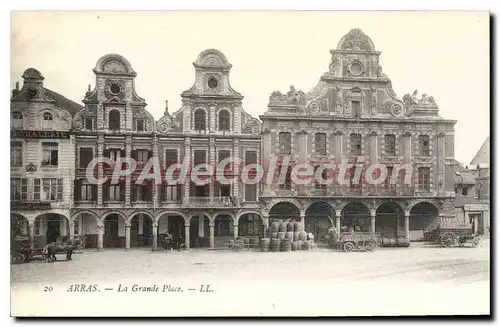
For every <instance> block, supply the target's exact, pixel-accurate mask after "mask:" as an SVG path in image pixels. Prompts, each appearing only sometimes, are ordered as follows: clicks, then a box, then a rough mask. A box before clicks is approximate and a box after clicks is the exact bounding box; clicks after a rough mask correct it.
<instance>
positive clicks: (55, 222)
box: [33, 213, 69, 248]
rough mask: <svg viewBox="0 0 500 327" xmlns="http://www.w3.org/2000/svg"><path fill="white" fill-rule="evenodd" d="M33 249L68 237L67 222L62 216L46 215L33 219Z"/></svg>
mask: <svg viewBox="0 0 500 327" xmlns="http://www.w3.org/2000/svg"><path fill="white" fill-rule="evenodd" d="M33 234H34V243H35V248H42V247H44V246H45V245H46V244H48V243H52V242H58V241H62V240H64V239H65V238H66V237H69V220H68V218H66V217H65V216H63V215H60V214H56V213H46V214H42V215H40V216H38V217H36V218H35V224H34V227H33Z"/></svg>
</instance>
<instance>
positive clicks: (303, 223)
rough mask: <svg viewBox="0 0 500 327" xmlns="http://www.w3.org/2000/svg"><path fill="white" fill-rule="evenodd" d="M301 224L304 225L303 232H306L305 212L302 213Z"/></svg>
mask: <svg viewBox="0 0 500 327" xmlns="http://www.w3.org/2000/svg"><path fill="white" fill-rule="evenodd" d="M300 224H301V225H302V230H306V213H305V211H301V212H300Z"/></svg>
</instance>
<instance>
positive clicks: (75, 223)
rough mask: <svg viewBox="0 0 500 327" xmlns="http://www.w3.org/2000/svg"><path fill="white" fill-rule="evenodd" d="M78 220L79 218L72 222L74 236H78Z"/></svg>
mask: <svg viewBox="0 0 500 327" xmlns="http://www.w3.org/2000/svg"><path fill="white" fill-rule="evenodd" d="M80 219H81V217H78V218H75V219H74V220H73V234H75V235H80Z"/></svg>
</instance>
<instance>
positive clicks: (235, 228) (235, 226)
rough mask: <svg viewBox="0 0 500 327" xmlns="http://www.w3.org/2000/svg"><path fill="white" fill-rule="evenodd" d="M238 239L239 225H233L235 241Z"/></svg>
mask: <svg viewBox="0 0 500 327" xmlns="http://www.w3.org/2000/svg"><path fill="white" fill-rule="evenodd" d="M237 237H238V225H233V239H234V240H235V241H236V238H237Z"/></svg>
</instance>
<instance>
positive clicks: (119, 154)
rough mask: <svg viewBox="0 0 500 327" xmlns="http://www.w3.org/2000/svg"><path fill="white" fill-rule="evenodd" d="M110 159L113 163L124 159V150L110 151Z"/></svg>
mask: <svg viewBox="0 0 500 327" xmlns="http://www.w3.org/2000/svg"><path fill="white" fill-rule="evenodd" d="M107 152H108V158H109V159H111V161H116V160H118V158H121V157H122V150H121V149H108V150H107Z"/></svg>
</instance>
